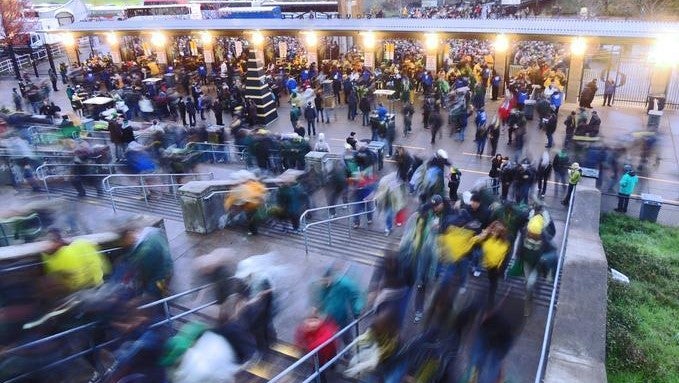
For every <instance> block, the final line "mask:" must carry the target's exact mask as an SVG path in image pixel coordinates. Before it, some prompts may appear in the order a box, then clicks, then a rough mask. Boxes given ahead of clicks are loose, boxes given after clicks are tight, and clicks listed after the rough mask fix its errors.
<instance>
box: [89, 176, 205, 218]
mask: <svg viewBox="0 0 679 383" xmlns="http://www.w3.org/2000/svg"><path fill="white" fill-rule="evenodd" d="M164 177H167V179H168V182H161V183H148V181H147V180H149V179H151V180H157V179H162V178H164ZM178 177H192V178H193V180H194V181H195V180H197V179H198V178H200V177H208V179H209V180H212V179H214V173H212V172H208V173H164V174H158V173H148V174H111V175H109V176H107V177H106V178H104V179H103V180H102V181H101V182H102V185H103V187H104V191H105V192H106V193H108V195H109V197H110V199H111V207H112V208H113V212H114V213H115V212H117V207H116V202H115V198H114V197H115V193H116V192H117V191H119V190H139V189H140V190H141V193H142V196H143V197H144V201H145V203H146V206H148V205H149V198H148V197H149V196H148V194H149V192H148V191H147V189H148V188H163V187H168V188H170V189H171V190H172V194H173V195H174V196H175V197H177V189H178V188H179V187H180V186H183V185H184V183H180V182H177V181H176V180H177V178H178ZM113 179H138V180H139V185H114V186H111V180H113Z"/></svg>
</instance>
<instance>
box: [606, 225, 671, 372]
mask: <svg viewBox="0 0 679 383" xmlns="http://www.w3.org/2000/svg"><path fill="white" fill-rule="evenodd" d="M600 234H601V240H602V242H603V246H604V250H605V251H606V257H607V258H608V265H609V267H611V268H614V269H616V270H618V271H620V272H622V273H623V274H625V275H627V276H628V277H629V278H630V280H631V283H630V284H629V285H628V286H623V285H620V284H617V283H609V285H608V318H607V335H606V368H607V373H608V381H609V383H670V382H671V383H679V298H678V297H679V228H672V227H665V226H661V225H658V224H653V223H649V222H641V221H639V220H637V219H634V218H630V217H627V216H625V215H620V214H604V215H603V216H602V220H601V228H600Z"/></svg>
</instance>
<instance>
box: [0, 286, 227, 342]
mask: <svg viewBox="0 0 679 383" xmlns="http://www.w3.org/2000/svg"><path fill="white" fill-rule="evenodd" d="M213 285H214V282H212V283H207V284H204V285H202V286H198V287H194V288H192V289H189V290H186V291H183V292H181V293H177V294H174V295H171V296H169V297H165V298H162V299H159V300H156V301H153V302H150V303H147V304H144V305H141V306H139V307H137V309H138V310H145V309H148V308H151V307H155V306H158V305H160V304H163V305H164V306H165V305H166V303H168V302H170V301H173V300H175V299H179V298H181V297H184V296H186V295H189V294H193V293H196V292H198V291H201V290H204V289H206V288H209V287H211V286H213ZM164 309H166V308H165V307H164ZM166 317H167V318H170V317H171V316H170V315H169V312H166ZM166 320H167V319H166ZM97 323H98V322H90V323H85V324H83V325H80V326H77V327H74V328H70V329H68V330H64V331H62V332H59V333H56V334H52V335H49V336H46V337H44V338H40V339H37V340H34V341H31V342H28V343H24V344H21V345H19V346H16V347H14V348H11V349H9V350H5V351H3V352H2V354H3V355H6V354H12V353H15V352H17V351H21V350H24V349H27V348H31V347H34V346H39V345H41V344H43V343H46V342H48V341H51V340H55V339H60V338H63V337H64V336H66V335H70V334H72V333H74V332H78V331H82V330H84V329H86V328H89V327H91V326H94V325H96V324H97ZM159 323H165V320H164V321H163V322H159Z"/></svg>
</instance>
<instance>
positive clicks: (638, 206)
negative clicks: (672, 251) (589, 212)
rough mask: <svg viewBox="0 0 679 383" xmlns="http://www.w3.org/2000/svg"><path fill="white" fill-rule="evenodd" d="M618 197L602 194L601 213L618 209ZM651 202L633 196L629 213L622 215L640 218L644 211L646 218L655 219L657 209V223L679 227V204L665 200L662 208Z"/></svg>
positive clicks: (629, 203)
mask: <svg viewBox="0 0 679 383" xmlns="http://www.w3.org/2000/svg"><path fill="white" fill-rule="evenodd" d="M618 201H619V198H618V195H617V194H615V193H601V212H602V213H612V212H614V211H615V209H617V208H618ZM653 205H654V204H653V203H652V202H651V203H649V202H645V201H644V200H643V199H642V198H641V196H640V195H636V194H634V195H631V196H630V198H629V202H628V207H627V211H626V212H623V213H621V214H626V215H628V216H630V217H635V218H640V217H641V216H642V214H641V213H642V210H644V211H643V213H644V214H643V215H644V216H649V215H650V216H651V217H653V216H654V215H655V214H654V212H653V211H654V210H655V209H656V208H657V210H658V212H657V219H656V222H657V223H660V224H663V225H668V226H679V202H677V201H668V200H663V201H662V203H661V204H660V206H657V207H656V206H653Z"/></svg>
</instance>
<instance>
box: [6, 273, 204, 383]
mask: <svg viewBox="0 0 679 383" xmlns="http://www.w3.org/2000/svg"><path fill="white" fill-rule="evenodd" d="M212 285H214V283H209V284H206V285H203V286H200V287H198V288H194V289H191V290H189V291H185V292H182V293H179V294H175V295H173V296H172V297H173V298H174V299H176V298H179V297H181V296H184V295H187V294H190V293H193V292H196V291H199V290H201V289H204V288H207V287H209V286H212ZM168 298H171V297H168ZM167 302H168V300H167V298H164V299H161V300H158V301H154V302H151V303H150V304H147V305H143V306H139V307H138V309H142V308H148V307H152V306H153V305H156V303H157V304H160V303H164V305H163V307H164V309H165V310H166V311H165V314H166V319H163V320H161V321H159V322H156V323H154V324H152V325H151V326H150V328H155V327H158V326H162V325H164V324H168V323H172V321H174V320H177V319H180V318H183V317H185V316H187V315H191V314H193V313H195V312H198V311H201V310H203V309H205V308H207V307H210V306H212V305H214V304H215V303H217V301H216V300H213V301H210V302H207V303H204V304H201V305H199V306H197V307H194V308H192V309H190V310H187V311H185V312H182V313H179V314H177V315H170V314H169V307H168V305H167ZM145 306H146V307H145ZM96 324H97V322H91V323H87V324H84V325H82V326H79V327H76V328H73V329H69V330H66V331H63V332H61V333H58V334H54V335H51V336H49V337H46V338H42V339H38V340H35V341H32V342H29V343H26V344H23V345H21V346H17V347H15V348H13V349H10V350H7V351H4V352H2V354H8V353H13V352H16V351H20V350H21V349H25V348H28V347H33V346H37V345H40V344H42V343H45V342H46V341H48V340H54V339H59V338H62V337H64V336H66V335H70V334H71V333H74V332H79V331H83V330H85V329H88V328H91V327H92V326H94V325H96ZM122 338H123V336H119V337H116V338H114V339H111V340H108V341H105V342H104V343H101V344H98V345H93V346H92V347H91V348H88V349H86V350H82V351H78V352H76V353H75V354H72V355H69V356H67V357H65V358H62V359H60V360H57V361H55V362H52V363H50V364H48V365H46V366H43V367H40V368H38V369H36V370H33V371H29V372H26V373H24V374H21V375H19V376H15V377H13V378H12V379H9V380H7V381H5V382H4V383H13V382H19V381H21V380H22V379H25V378H26V377H29V376H31V375H33V374H35V373H36V372H39V371H44V370H48V369H50V368H53V367H56V366H59V365H61V364H63V363H66V362H68V361H70V360H73V359H77V358H79V357H81V356H84V355H87V354H89V353H92V352H95V351H97V350H99V349H102V348H104V347H106V346H108V345H110V344H113V343H115V342H117V341H119V340H121V339H122Z"/></svg>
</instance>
